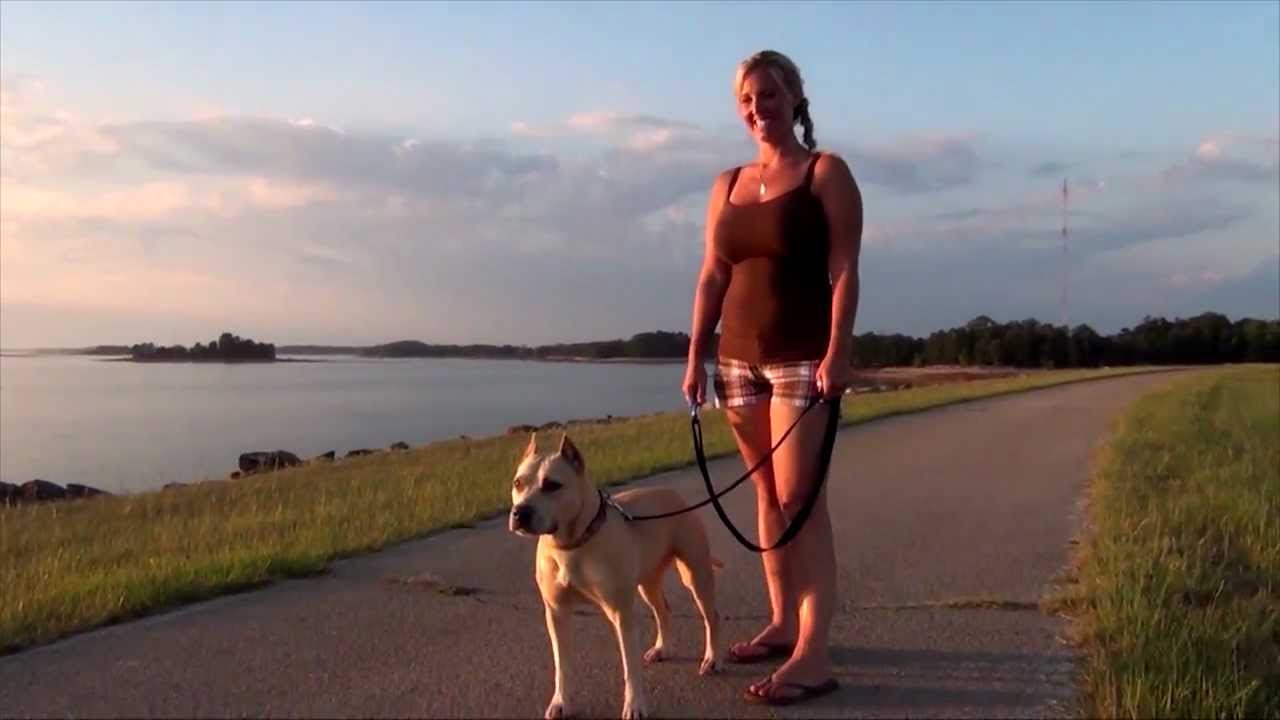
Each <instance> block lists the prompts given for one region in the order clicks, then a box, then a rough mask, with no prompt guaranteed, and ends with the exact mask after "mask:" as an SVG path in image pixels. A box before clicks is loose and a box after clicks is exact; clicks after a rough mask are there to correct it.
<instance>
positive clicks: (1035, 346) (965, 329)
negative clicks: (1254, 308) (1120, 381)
mask: <svg viewBox="0 0 1280 720" xmlns="http://www.w3.org/2000/svg"><path fill="white" fill-rule="evenodd" d="M854 347H855V351H854V352H855V359H854V363H855V364H856V365H858V366H861V367H876V366H882V367H889V366H902V365H932V364H953V365H1002V366H1012V367H1044V368H1066V367H1098V366H1101V365H1202V364H1217V363H1237V362H1280V320H1257V319H1254V318H1243V319H1240V320H1237V321H1235V322H1232V321H1231V320H1230V319H1228V318H1227V317H1226V316H1225V315H1222V314H1220V313H1212V312H1209V313H1202V314H1200V315H1197V316H1195V317H1192V318H1185V319H1183V318H1177V319H1175V320H1172V321H1170V320H1167V319H1165V318H1163V317H1151V316H1147V317H1145V318H1143V320H1142V322H1141V323H1139V324H1138V325H1137V326H1135V327H1132V328H1123V329H1122V330H1120V332H1118V333H1115V334H1112V335H1102V334H1100V333H1098V332H1097V331H1096V330H1094V329H1093V328H1091V327H1089V326H1088V325H1077V326H1076V327H1074V328H1072V329H1071V330H1070V332H1068V331H1067V329H1066V328H1065V327H1063V326H1061V325H1051V324H1048V323H1042V322H1038V321H1036V320H1035V319H1034V318H1031V319H1027V320H1022V321H1017V322H1007V323H997V322H996V321H994V320H992V319H991V318H990V317H988V316H986V315H979V316H978V317H976V318H974V319H973V320H970V321H969V322H968V323H966V324H965V325H963V326H961V327H955V328H950V329H948V330H938V331H936V332H934V333H931V334H930V335H929V336H928V337H927V338H913V337H908V336H905V335H898V334H895V335H877V334H875V333H864V334H862V335H858V336H857V341H856V342H855V343H854Z"/></svg>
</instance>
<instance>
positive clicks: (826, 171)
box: [813, 150, 858, 191]
mask: <svg viewBox="0 0 1280 720" xmlns="http://www.w3.org/2000/svg"><path fill="white" fill-rule="evenodd" d="M857 184H858V183H857V181H856V180H855V179H854V177H853V169H852V168H851V167H850V165H849V163H848V162H847V161H846V160H845V159H844V157H842V156H841V155H840V154H839V153H835V152H829V151H826V150H823V151H819V152H818V158H817V159H816V160H815V161H814V167H813V187H814V190H815V191H821V190H822V189H824V188H832V187H834V188H838V189H839V191H844V190H848V189H851V188H855V187H857Z"/></svg>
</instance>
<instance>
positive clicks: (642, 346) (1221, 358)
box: [362, 313, 1280, 368]
mask: <svg viewBox="0 0 1280 720" xmlns="http://www.w3.org/2000/svg"><path fill="white" fill-rule="evenodd" d="M718 339H719V338H718V337H714V338H713V339H712V342H711V347H710V348H708V356H709V357H711V356H714V354H715V350H716V344H717V342H718ZM853 347H854V352H853V364H854V365H855V366H858V367H893V366H910V365H917V366H918V365H935V364H946V365H1000V366H1011V367H1042V368H1069V367H1098V366H1101V365H1199V364H1215V363H1228V362H1280V320H1257V319H1253V318H1243V319H1240V320H1237V321H1235V322H1232V321H1231V320H1230V319H1228V318H1227V317H1226V316H1225V315H1222V314H1220V313H1203V314H1200V315H1197V316H1195V317H1192V318H1186V319H1183V318H1177V319H1175V320H1172V321H1170V320H1167V319H1165V318H1163V317H1151V316H1147V317H1145V318H1143V320H1142V322H1141V323H1139V324H1138V325H1137V326H1135V327H1133V328H1124V329H1122V330H1121V331H1120V332H1118V333H1115V334H1112V335H1102V334H1101V333H1099V332H1097V331H1096V330H1094V329H1093V328H1091V327H1090V326H1088V325H1077V326H1076V327H1074V328H1072V329H1071V330H1070V331H1068V330H1067V328H1065V327H1064V326H1061V325H1052V324H1050V323H1042V322H1039V321H1037V320H1035V319H1034V318H1029V319H1026V320H1021V321H1014V322H1005V323H998V322H996V321H995V320H993V319H991V318H990V317H988V316H987V315H979V316H978V317H976V318H974V319H972V320H970V321H969V322H967V323H965V324H964V325H962V326H959V327H954V328H950V329H947V330H938V331H935V332H933V333H931V334H930V335H929V336H928V337H924V338H918V337H912V336H909V335H903V334H900V333H894V334H879V333H871V332H868V333H862V334H860V335H856V336H855V342H854V344H853ZM688 352H689V336H688V335H687V334H685V333H683V332H666V331H657V332H644V333H639V334H637V335H633V336H631V338H629V339H625V340H624V339H621V338H619V339H614V340H603V341H595V342H581V343H560V344H551V345H537V346H533V347H530V346H524V345H430V344H427V343H422V342H418V341H416V340H406V341H401V342H395V343H388V344H386V345H378V346H374V347H371V348H367V349H365V350H364V351H363V352H362V354H365V355H371V356H377V357H486V358H513V359H529V360H537V359H547V358H557V357H575V358H591V359H615V358H668V359H681V358H684V357H686V356H687V355H688Z"/></svg>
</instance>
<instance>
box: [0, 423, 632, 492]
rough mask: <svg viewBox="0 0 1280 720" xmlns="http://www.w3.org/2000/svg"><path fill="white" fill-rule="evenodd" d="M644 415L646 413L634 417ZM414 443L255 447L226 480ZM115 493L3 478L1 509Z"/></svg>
mask: <svg viewBox="0 0 1280 720" xmlns="http://www.w3.org/2000/svg"><path fill="white" fill-rule="evenodd" d="M635 417H643V416H635ZM626 419H629V418H623V417H615V416H613V415H606V416H605V417H602V418H585V419H575V420H567V421H564V422H561V421H558V420H553V421H550V422H545V423H542V424H541V425H512V426H510V427H508V428H507V429H506V433H505V434H508V435H510V434H524V433H530V432H541V431H548V430H558V429H564V428H566V427H574V426H581V425H601V424H609V423H613V422H620V421H622V420H626ZM457 439H458V440H462V441H464V442H465V441H469V440H471V437H470V436H468V435H459V436H458V438H457ZM437 442H439V441H437ZM411 447H412V446H410V445H409V443H406V442H404V441H398V442H394V443H392V444H391V445H389V446H387V447H385V448H369V447H362V448H354V449H352V450H348V451H347V452H346V454H344V455H342V456H339V455H338V453H337V451H336V450H330V451H328V452H324V453H321V454H319V455H316V456H315V457H311V458H305V459H304V458H301V457H299V456H298V455H297V454H295V453H293V452H290V451H288V450H252V451H249V452H244V453H241V454H240V456H239V458H237V462H236V465H237V468H238V469H236V470H233V471H232V472H231V473H230V474H228V475H227V477H226V480H240V479H244V478H249V477H253V476H257V475H265V474H267V473H272V472H275V471H277V470H284V469H287V468H292V467H300V466H307V465H314V464H316V463H340V462H343V461H345V460H349V459H351V458H358V457H365V456H369V455H380V454H384V453H396V452H405V451H407V450H410V449H411ZM205 482H223V481H222V480H200V481H194V482H171V483H166V484H165V485H164V486H163V487H161V488H160V490H158V491H150V492H163V491H172V490H177V489H180V488H184V487H189V486H192V485H199V484H202V483H205ZM111 495H114V493H110V492H107V491H105V490H101V489H99V488H95V487H92V486H89V485H82V484H79V483H68V484H67V485H66V486H65V487H64V486H62V485H59V484H57V483H54V482H49V481H48V480H43V479H40V478H36V479H35V480H30V481H28V482H25V483H22V484H20V485H14V484H13V483H7V482H3V481H0V508H4V507H17V506H20V505H31V504H37V503H47V502H59V501H67V500H81V499H86V498H93V497H98V496H111Z"/></svg>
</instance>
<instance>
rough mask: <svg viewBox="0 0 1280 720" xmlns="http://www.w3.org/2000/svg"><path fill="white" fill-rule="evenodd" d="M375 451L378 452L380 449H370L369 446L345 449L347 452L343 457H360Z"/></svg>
mask: <svg viewBox="0 0 1280 720" xmlns="http://www.w3.org/2000/svg"><path fill="white" fill-rule="evenodd" d="M376 452H380V451H378V450H372V449H370V448H357V449H355V450H348V451H347V454H346V455H343V457H344V458H349V457H360V456H361V455H372V454H374V453H376Z"/></svg>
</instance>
